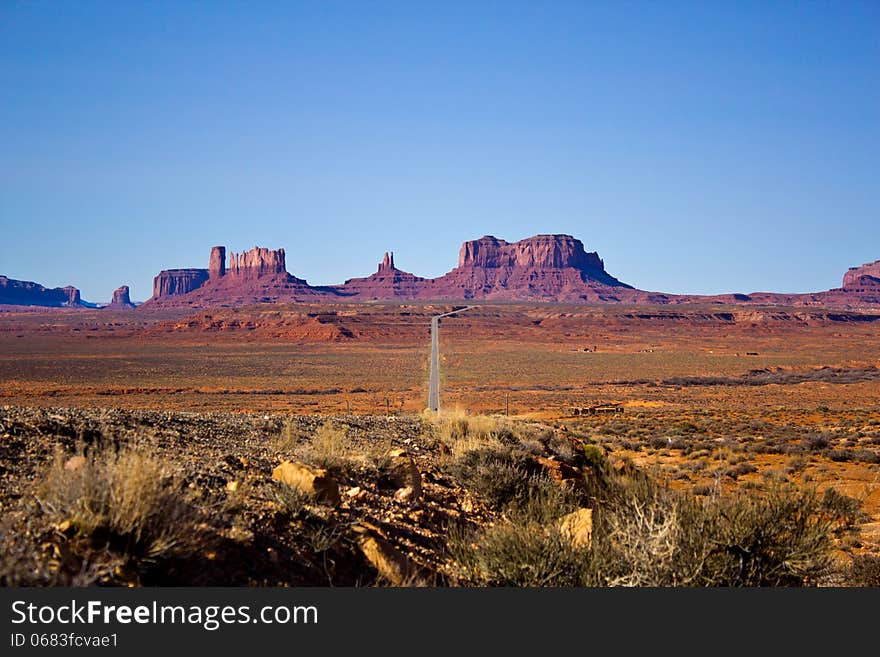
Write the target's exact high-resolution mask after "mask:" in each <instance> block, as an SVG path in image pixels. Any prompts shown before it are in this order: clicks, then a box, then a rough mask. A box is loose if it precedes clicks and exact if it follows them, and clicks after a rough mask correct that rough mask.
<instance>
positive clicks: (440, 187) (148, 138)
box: [0, 0, 880, 301]
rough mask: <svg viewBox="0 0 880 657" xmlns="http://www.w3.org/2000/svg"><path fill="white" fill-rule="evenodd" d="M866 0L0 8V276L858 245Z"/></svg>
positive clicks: (864, 228)
mask: <svg viewBox="0 0 880 657" xmlns="http://www.w3.org/2000/svg"><path fill="white" fill-rule="evenodd" d="M878 71H880V3H878V2H852V1H851V2H847V1H840V2H809V3H807V2H746V1H739V2H732V1H731V2H706V1H703V2H587V1H585V0H584V1H580V2H572V3H567V2H561V1H560V2H515V1H507V2H450V1H446V2H436V3H433V2H418V1H414V2H301V3H295V2H273V3H269V2H211V3H202V2H199V3H195V2H193V3H187V2H175V3H138V2H124V3H119V2H89V1H85V0H78V1H76V2H48V1H33V2H23V1H18V0H3V2H0V274H5V275H8V276H11V277H13V278H21V279H27V280H36V281H38V282H41V283H43V284H45V285H48V286H56V285H65V284H73V285H76V286H78V287H79V288H80V289H81V290H82V293H83V297H84V298H85V299H88V300H91V301H106V300H109V298H110V294H111V292H112V290H113V289H114V288H116V287H117V286H119V285H121V284H123V283H127V284H129V285H130V286H131V288H132V297H133V298H135V299H138V300H143V299H146V298H147V297H149V295H150V293H151V284H152V277H153V276H154V275H155V274H156V273H157V272H158V271H159V270H160V269H164V268H173V267H187V266H189V267H206V266H207V260H208V254H209V248H210V246H211V245H213V244H225V245H226V246H227V247H228V248H229V249H232V250H235V251H239V250H242V249H246V248H250V247H252V246H254V245H260V246H268V247H272V248H277V247H284V248H285V249H286V251H287V268H288V271H290V272H291V273H293V274H296V275H297V276H300V277H303V278H307V279H308V280H309V282H310V283H313V284H326V283H336V282H342V281H343V280H344V279H346V278H350V277H352V276H363V275H367V274H369V273H372V272H373V271H374V270H375V267H376V263H377V262H378V261H379V260H380V259H381V256H382V253H383V252H384V251H385V250H394V251H395V255H396V261H397V265H398V266H399V267H401V268H402V269H406V270H408V271H412V272H414V273H417V274H420V275H424V276H438V275H441V274H443V273H445V272H447V271H448V270H450V269H451V268H453V267H454V266H455V264H456V261H457V254H458V248H459V246H460V244H461V242H462V241H464V240H466V239H474V238H477V237H480V236H481V235H484V234H494V235H496V236H498V237H502V238H504V239H507V240H511V241H512V240H517V239H521V238H523V237H527V236H529V235H533V234H538V233H569V234H572V235H575V236H576V237H579V238H580V239H581V240H583V241H584V243H585V245H586V246H587V248H588V250H598V251H599V253H600V255H601V256H602V257H603V258H604V259H605V263H606V267H607V268H608V270H609V272H610V273H611V274H613V275H614V276H617V277H618V278H620V279H621V280H624V281H626V282H628V283H631V284H633V285H635V286H637V287H641V288H645V289H651V290H662V291H667V292H688V293H718V292H734V291H739V292H752V291H758V290H771V291H780V292H786V291H790V292H796V291H812V290H820V289H827V288H829V287H833V286H837V285H839V284H840V278H841V277H842V275H843V272H844V271H845V270H846V268H847V267H849V266H852V265H857V264H861V263H862V262H865V261H868V260H875V259H878V258H880V175H878V172H880V74H878Z"/></svg>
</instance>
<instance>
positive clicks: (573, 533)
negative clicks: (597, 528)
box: [559, 509, 593, 548]
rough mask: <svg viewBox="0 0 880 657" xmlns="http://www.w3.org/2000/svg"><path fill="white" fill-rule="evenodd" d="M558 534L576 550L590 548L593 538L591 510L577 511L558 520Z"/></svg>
mask: <svg viewBox="0 0 880 657" xmlns="http://www.w3.org/2000/svg"><path fill="white" fill-rule="evenodd" d="M559 533H561V534H562V536H563V537H564V538H565V539H566V540H568V541H570V542H571V544H572V545H573V546H574V547H576V548H588V547H590V541H591V540H592V537H593V510H592V509H578V510H577V511H574V512H572V513H569V514H567V515H564V516H562V518H560V519H559Z"/></svg>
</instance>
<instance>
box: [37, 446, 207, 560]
mask: <svg viewBox="0 0 880 657" xmlns="http://www.w3.org/2000/svg"><path fill="white" fill-rule="evenodd" d="M38 495H39V499H40V501H41V503H42V505H43V507H44V509H46V510H48V511H49V513H50V514H51V516H52V517H53V518H54V519H55V520H56V521H57V522H58V523H60V526H63V527H65V528H66V529H67V530H69V531H72V532H74V533H75V535H77V536H81V537H88V538H89V539H90V540H91V542H92V544H98V545H105V546H106V547H108V548H109V549H110V550H111V551H112V552H115V553H119V554H121V555H122V556H124V557H125V558H127V559H135V560H137V559H146V560H158V559H161V558H167V557H171V556H175V555H180V554H183V553H186V552H188V551H189V550H191V549H192V548H193V547H195V545H194V543H195V541H196V540H197V539H196V535H197V532H195V531H194V527H193V523H194V519H195V512H194V510H193V507H192V506H191V505H190V504H189V502H188V501H187V500H186V498H185V497H184V496H183V494H182V493H181V492H179V491H177V490H175V486H174V478H173V476H172V475H171V473H170V472H169V470H168V469H167V467H166V466H165V465H164V464H163V463H162V462H160V461H159V460H157V459H155V458H153V457H152V456H150V455H148V454H146V453H145V452H143V451H140V450H138V449H136V448H134V447H124V448H122V449H119V450H116V449H114V448H112V447H96V448H93V449H92V450H90V451H89V452H88V453H86V454H83V453H79V454H77V455H76V456H75V457H74V458H73V459H71V458H69V455H67V454H65V453H64V452H62V451H58V452H57V453H56V455H55V460H54V462H53V463H52V466H51V467H50V469H49V471H48V473H47V475H46V478H45V480H44V481H43V482H42V485H41V486H40V487H39V493H38ZM64 523H66V524H64Z"/></svg>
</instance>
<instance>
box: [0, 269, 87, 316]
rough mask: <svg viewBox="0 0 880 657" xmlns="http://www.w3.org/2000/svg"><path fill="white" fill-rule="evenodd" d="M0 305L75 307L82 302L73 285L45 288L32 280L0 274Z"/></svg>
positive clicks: (79, 305) (81, 304)
mask: <svg viewBox="0 0 880 657" xmlns="http://www.w3.org/2000/svg"><path fill="white" fill-rule="evenodd" d="M0 305H13V306H47V307H57V308H77V307H81V306H83V305H85V304H83V302H82V299H81V298H80V294H79V290H78V289H77V288H75V287H73V286H70V285H68V286H66V287H53V288H47V287H44V286H42V285H40V284H39V283H34V282H33V281H19V280H16V279H14V278H8V277H6V276H0Z"/></svg>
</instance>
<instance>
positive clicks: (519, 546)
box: [449, 480, 591, 587]
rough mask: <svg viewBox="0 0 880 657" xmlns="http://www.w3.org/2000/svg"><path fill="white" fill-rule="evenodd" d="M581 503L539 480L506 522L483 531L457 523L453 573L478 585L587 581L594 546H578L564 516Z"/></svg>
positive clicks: (577, 583)
mask: <svg viewBox="0 0 880 657" xmlns="http://www.w3.org/2000/svg"><path fill="white" fill-rule="evenodd" d="M574 508H576V505H575V503H574V500H573V498H572V497H571V496H570V495H569V494H568V493H566V492H565V491H564V490H563V489H561V488H559V487H558V486H555V485H553V484H552V483H551V482H549V481H546V480H536V481H534V486H533V487H532V489H531V490H530V492H529V494H528V495H527V496H526V497H525V498H524V499H521V500H519V501H518V502H517V503H516V504H515V505H512V506H511V507H509V508H508V511H507V513H506V514H505V518H504V520H503V521H502V522H499V523H497V524H495V525H492V526H490V527H488V528H485V529H483V530H481V531H473V530H467V529H462V528H461V527H453V528H452V529H451V530H450V532H449V552H450V556H451V558H452V572H453V576H454V577H455V578H456V579H457V580H458V581H459V582H460V583H462V584H466V585H472V586H530V587H537V586H582V585H584V584H589V583H590V582H591V571H590V567H591V560H590V552H589V550H585V549H583V548H576V547H575V546H574V545H572V542H571V540H570V539H567V538H566V537H565V536H564V535H563V534H562V532H561V531H560V529H559V519H560V518H561V517H562V516H564V515H565V514H566V513H569V512H570V511H572V510H573V509H574Z"/></svg>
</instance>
